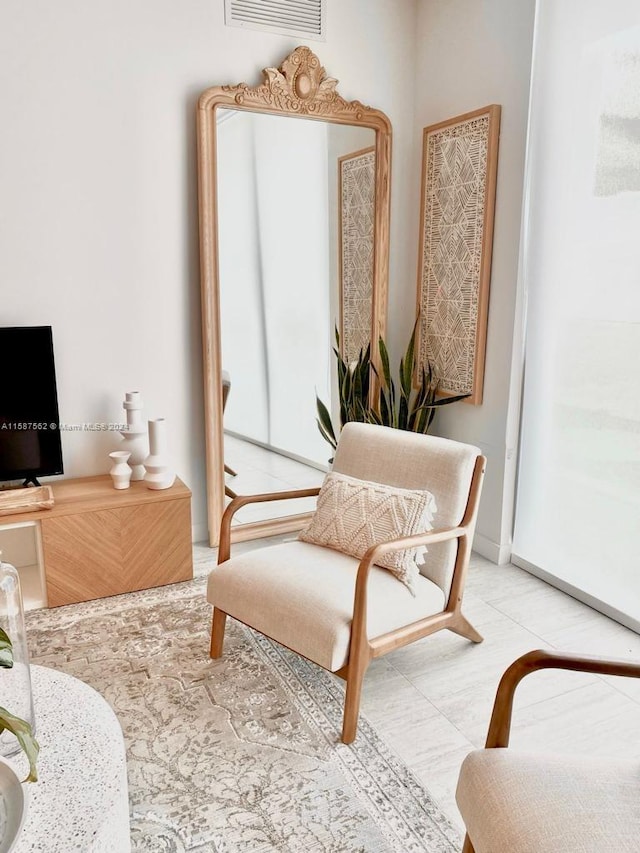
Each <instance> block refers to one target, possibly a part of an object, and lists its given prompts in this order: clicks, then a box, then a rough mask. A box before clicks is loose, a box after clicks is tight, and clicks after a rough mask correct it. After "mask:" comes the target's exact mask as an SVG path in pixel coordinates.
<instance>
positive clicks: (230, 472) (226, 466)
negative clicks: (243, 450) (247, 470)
mask: <svg viewBox="0 0 640 853" xmlns="http://www.w3.org/2000/svg"><path fill="white" fill-rule="evenodd" d="M224 471H225V474H230V475H231V476H232V477H237V476H238V472H237V471H234V470H233V468H230V467H229V466H228V465H226V464H225V466H224Z"/></svg>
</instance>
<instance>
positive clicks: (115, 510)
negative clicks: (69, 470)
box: [0, 475, 193, 607]
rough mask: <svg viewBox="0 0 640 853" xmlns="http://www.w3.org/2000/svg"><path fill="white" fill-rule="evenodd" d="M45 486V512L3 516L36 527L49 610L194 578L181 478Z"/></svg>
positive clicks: (72, 481) (86, 480)
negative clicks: (48, 499)
mask: <svg viewBox="0 0 640 853" xmlns="http://www.w3.org/2000/svg"><path fill="white" fill-rule="evenodd" d="M50 485H51V486H52V488H53V495H54V499H55V504H54V506H53V507H52V508H51V509H43V510H38V511H36V512H28V513H22V514H20V515H11V516H7V517H6V519H7V522H11V523H12V525H15V524H16V523H19V522H21V521H24V522H35V521H37V522H38V524H39V526H40V535H41V541H42V559H43V563H44V566H43V568H44V579H45V583H46V594H47V605H48V606H49V607H58V606H59V605H61V604H73V603H76V602H79V601H90V600H91V599H94V598H102V597H104V596H109V595H119V594H120V593H123V592H133V591H134V590H139V589H148V588H150V587H156V586H163V585H164V584H169V583H177V582H179V581H186V580H190V579H191V578H192V577H193V558H192V545H191V492H190V490H189V489H188V488H187V487H186V486H185V485H184V483H183V482H182V481H180V480H178V479H176V482H175V483H174V485H173V486H172V487H171V488H170V489H161V490H152V489H148V488H147V487H146V485H145V484H144V482H134V483H131V486H130V488H128V489H122V490H117V489H114V488H113V485H112V482H111V478H110V477H109V476H108V475H105V476H99V477H83V478H81V479H69V480H59V481H57V482H54V483H51V484H50ZM2 522H3V518H2V517H0V529H1V527H2Z"/></svg>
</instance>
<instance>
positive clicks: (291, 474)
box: [224, 435, 325, 524]
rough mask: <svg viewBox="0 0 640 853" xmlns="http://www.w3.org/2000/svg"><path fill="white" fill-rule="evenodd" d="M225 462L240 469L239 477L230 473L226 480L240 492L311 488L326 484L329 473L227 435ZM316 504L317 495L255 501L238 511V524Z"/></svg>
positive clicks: (309, 510)
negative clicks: (324, 481)
mask: <svg viewBox="0 0 640 853" xmlns="http://www.w3.org/2000/svg"><path fill="white" fill-rule="evenodd" d="M224 461H225V463H226V464H227V465H228V466H229V467H230V468H232V469H233V470H234V471H235V472H236V476H235V477H232V476H230V475H229V474H227V475H226V476H225V482H226V483H227V485H228V486H229V487H230V488H231V489H233V491H234V492H236V494H238V495H255V494H261V493H263V492H286V491H291V490H292V489H308V488H312V487H314V486H320V485H322V481H323V479H324V476H325V472H324V471H319V470H318V469H317V468H312V467H311V466H310V465H305V464H304V463H302V462H298V461H296V460H295V459H290V458H289V457H288V456H282V455H281V454H279V453H275V452H274V451H272V450H267V449H266V448H264V447H260V445H258V444H252V443H251V442H249V441H243V440H242V439H240V438H236V437H235V436H231V435H225V437H224ZM315 504H316V500H315V498H293V499H291V500H286V501H274V502H269V503H262V504H253V505H249V506H246V507H243V508H242V509H240V510H238V512H237V513H236V515H235V516H234V524H246V523H249V522H253V521H262V520H263V519H267V518H279V517H281V516H283V515H297V514H298V513H301V512H311V511H312V510H313V509H314V508H315Z"/></svg>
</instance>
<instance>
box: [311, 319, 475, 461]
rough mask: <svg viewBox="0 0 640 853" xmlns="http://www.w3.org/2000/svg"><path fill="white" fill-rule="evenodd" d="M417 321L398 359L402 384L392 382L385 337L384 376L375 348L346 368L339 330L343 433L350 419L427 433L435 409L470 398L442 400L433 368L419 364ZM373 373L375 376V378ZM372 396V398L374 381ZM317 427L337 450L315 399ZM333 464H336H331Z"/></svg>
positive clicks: (362, 352)
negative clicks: (375, 360) (374, 357)
mask: <svg viewBox="0 0 640 853" xmlns="http://www.w3.org/2000/svg"><path fill="white" fill-rule="evenodd" d="M417 328H418V321H417V320H416V322H415V325H414V327H413V332H412V333H411V338H410V339H409V343H408V345H407V349H406V352H405V354H404V356H403V357H402V358H401V359H400V367H399V371H398V382H397V383H396V382H394V381H393V379H392V378H391V370H390V367H389V353H388V351H387V347H386V344H385V342H384V340H383V339H382V337H380V338H379V339H378V351H379V354H380V367H381V373H382V375H380V373H379V371H378V370H376V367H375V365H374V364H373V362H372V361H371V345H370V344H369V346H367V348H366V350H362V349H361V350H360V354H359V356H358V359H357V360H356V361H355V362H353V363H352V364H347V362H346V361H345V360H344V358H343V357H342V355H341V353H340V334H339V332H338V329H337V328H336V330H335V336H336V345H335V347H334V348H333V352H334V354H335V356H336V360H337V369H338V392H339V399H340V429H342V427H343V426H344V425H345V424H346V423H348V422H349V421H359V422H360V423H372V424H381V425H383V426H389V427H395V428H396V429H404V430H410V431H412V432H420V433H426V432H428V431H429V427H430V426H431V423H432V421H433V418H434V416H435V413H436V409H437V408H439V407H440V406H447V405H449V404H450V403H456V402H458V400H464V399H465V397H468V396H469V394H458V395H457V396H454V397H438V396H437V394H438V384H439V380H438V378H437V377H436V375H435V373H434V370H433V366H432V365H431V363H429V362H427V365H426V366H425V365H421V366H420V367H418V365H417V364H416V345H415V344H416V332H417ZM372 375H373V378H372ZM372 381H373V382H375V384H374V386H373V387H374V393H373V394H371V393H370V391H371V387H372V385H371V383H372ZM316 404H317V418H316V421H317V424H318V429H319V430H320V433H321V435H322V437H323V438H324V439H325V440H326V441H327V442H328V443H329V444H330V445H331V447H332V448H333V449H334V450H335V449H336V447H337V445H338V440H337V437H336V430H334V427H333V423H332V421H331V415H330V414H329V410H328V408H327V407H326V405H325V404H324V403H323V402H322V400H320V398H319V397H318V396H317V395H316ZM330 461H333V460H330Z"/></svg>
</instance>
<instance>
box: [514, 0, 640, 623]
mask: <svg viewBox="0 0 640 853" xmlns="http://www.w3.org/2000/svg"><path fill="white" fill-rule="evenodd" d="M527 177H528V181H527V184H528V191H527V203H526V207H527V211H526V222H527V225H526V229H525V231H526V234H525V249H524V280H525V290H526V298H527V315H526V353H525V380H524V396H523V407H522V432H521V449H520V462H519V475H518V489H517V504H516V522H515V530H514V544H513V552H514V557H513V561H514V562H515V563H517V564H520V565H524V566H525V567H528V568H531V569H532V570H533V571H537V572H539V573H540V571H541V572H542V573H543V574H544V573H547V574H548V575H550V576H551V577H552V578H554V579H556V580H557V581H558V583H559V585H560V586H566V587H572V588H574V590H577V591H579V595H580V596H581V597H583V598H584V599H585V600H588V601H591V602H592V603H595V604H596V606H598V607H599V608H600V609H603V610H604V611H605V612H610V613H612V615H615V616H617V617H618V618H620V619H621V621H625V622H626V623H627V624H629V625H631V626H632V627H636V628H640V556H639V555H640V547H639V544H640V543H639V534H640V4H639V3H638V0H608V1H607V2H606V3H605V2H602V1H601V0H538V10H537V23H536V38H535V44H534V67H533V78H532V101H531V114H530V128H529V148H528V176H527Z"/></svg>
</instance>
